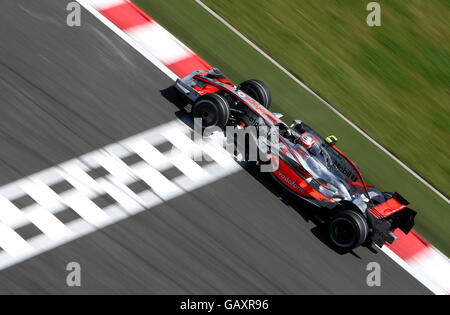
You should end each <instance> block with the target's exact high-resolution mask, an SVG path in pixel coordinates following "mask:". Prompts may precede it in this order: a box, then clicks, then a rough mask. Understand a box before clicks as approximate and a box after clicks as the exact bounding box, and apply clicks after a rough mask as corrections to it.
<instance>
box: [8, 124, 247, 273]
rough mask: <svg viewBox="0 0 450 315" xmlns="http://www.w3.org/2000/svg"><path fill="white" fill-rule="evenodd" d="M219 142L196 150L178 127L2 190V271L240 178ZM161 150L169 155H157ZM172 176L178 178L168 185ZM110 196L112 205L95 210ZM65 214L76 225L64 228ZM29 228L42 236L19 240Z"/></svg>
mask: <svg viewBox="0 0 450 315" xmlns="http://www.w3.org/2000/svg"><path fill="white" fill-rule="evenodd" d="M215 137H219V138H223V137H224V136H223V134H222V133H217V134H214V135H213V136H212V137H210V138H206V139H205V138H204V139H203V141H202V142H201V143H199V142H195V141H194V140H192V139H193V131H192V129H191V128H189V127H188V126H186V125H185V124H184V123H182V122H181V121H178V120H175V121H172V122H169V123H167V124H164V125H161V126H159V127H156V128H154V129H150V130H148V131H145V132H143V133H141V134H138V135H135V136H132V137H130V138H128V139H125V140H123V141H120V142H117V143H114V144H111V145H108V146H106V147H104V148H101V149H99V150H96V151H93V152H91V153H88V154H85V155H83V156H81V157H78V158H75V159H73V160H70V161H68V162H65V163H62V164H60V165H57V166H55V167H51V168H49V169H46V170H44V171H41V172H39V173H36V174H34V175H31V176H29V177H26V178H23V179H20V180H18V181H15V182H13V183H10V184H8V185H5V186H3V187H0V209H1V211H0V270H3V269H5V268H8V267H10V266H12V265H14V264H17V263H19V262H22V261H24V260H26V259H29V258H31V257H34V256H36V255H39V254H41V253H43V252H45V251H48V250H50V249H53V248H55V247H57V246H60V245H62V244H65V243H67V242H69V241H72V240H74V239H77V238H79V237H82V236H84V235H86V234H88V233H91V232H94V231H96V230H98V229H101V228H103V227H105V226H108V225H110V224H112V223H115V222H118V221H120V220H123V219H126V218H128V217H130V216H132V215H135V214H137V213H140V212H142V211H144V210H147V209H150V208H152V207H155V206H157V205H159V204H161V203H163V202H165V201H168V200H170V199H173V198H175V197H177V196H180V195H183V194H185V193H187V192H189V191H192V190H194V189H197V188H199V187H202V186H204V185H206V184H208V183H211V182H213V181H216V180H218V179H220V178H223V177H225V176H227V175H229V174H231V173H234V172H236V171H238V170H239V169H240V166H239V164H238V163H236V161H235V160H234V158H233V157H232V156H231V155H230V154H229V153H228V152H227V151H226V150H225V149H224V148H223V147H222V146H221V145H220V143H219V142H217V140H218V139H217V138H215ZM164 146H166V147H169V148H170V149H168V150H166V151H165V152H161V151H162V150H158V147H164ZM199 152H201V153H204V154H205V157H206V160H205V161H204V162H202V163H200V164H199V163H197V162H196V161H194V159H193V156H194V154H196V155H195V156H198V153H199ZM127 159H128V160H127ZM130 159H131V161H129V160H130ZM127 161H129V162H128V163H127ZM173 168H175V169H178V172H179V173H180V175H178V176H176V177H174V178H172V179H170V178H167V177H166V176H165V175H164V172H167V171H168V170H171V169H173ZM100 170H102V171H100ZM100 173H101V175H99V176H98V177H97V176H96V175H98V174H100ZM133 184H139V187H140V190H141V191H138V192H135V191H133V189H132V187H133ZM57 187H64V188H62V189H61V188H59V189H58V188H57ZM107 196H109V197H110V198H109V199H108V200H112V203H111V204H107V205H105V206H104V207H102V206H100V205H98V204H97V203H98V202H97V203H96V202H95V201H96V200H97V199H99V198H104V199H105V198H106V197H107ZM25 199H27V200H28V202H23V200H25ZM20 200H22V202H19V201H20ZM24 204H25V205H24ZM21 205H22V206H21ZM68 212H70V216H69V217H76V218H75V219H73V220H71V221H69V222H63V221H62V219H60V218H59V216H60V215H62V214H64V213H65V214H66V215H67V214H69V213H68ZM30 227H32V228H34V230H37V231H38V232H39V234H37V235H33V236H32V237H30V238H26V237H24V236H22V235H21V231H22V230H24V229H26V228H30Z"/></svg>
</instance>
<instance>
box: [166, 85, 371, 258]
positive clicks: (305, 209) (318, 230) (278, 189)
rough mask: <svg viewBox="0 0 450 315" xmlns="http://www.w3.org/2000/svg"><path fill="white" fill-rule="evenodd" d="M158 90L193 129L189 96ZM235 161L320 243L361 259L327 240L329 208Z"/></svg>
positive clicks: (258, 168)
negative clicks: (308, 225)
mask: <svg viewBox="0 0 450 315" xmlns="http://www.w3.org/2000/svg"><path fill="white" fill-rule="evenodd" d="M160 92H161V95H162V96H163V97H165V98H166V99H167V100H168V101H169V102H171V103H172V104H174V105H175V106H177V107H178V109H179V110H178V111H177V112H175V116H176V117H177V118H178V119H179V120H180V121H182V122H183V123H185V124H186V125H187V126H188V127H190V128H191V129H193V128H194V123H193V120H192V118H191V115H190V108H191V104H190V101H189V99H187V98H186V97H185V96H184V95H182V94H181V93H179V92H178V91H177V90H176V88H175V87H174V86H171V87H169V88H167V89H164V90H161V91H160ZM236 162H237V163H238V164H239V165H240V166H241V167H242V168H243V170H244V171H246V172H247V173H248V174H250V175H251V176H252V177H253V178H255V179H256V180H257V181H259V182H260V183H261V184H262V185H263V186H264V187H265V188H266V189H267V190H269V191H270V192H271V193H273V194H274V195H275V196H276V197H277V198H278V199H279V200H280V201H281V202H283V203H284V204H285V205H287V206H289V207H290V208H292V209H293V210H295V211H296V212H297V213H298V214H299V215H300V216H301V217H302V218H303V220H305V221H306V222H312V223H313V224H314V225H315V227H314V228H312V229H311V233H312V234H313V235H314V236H315V237H316V238H317V239H318V240H320V241H321V242H322V243H323V244H325V245H326V246H327V247H329V248H330V249H331V250H333V251H334V252H336V253H337V254H339V255H345V254H350V255H352V256H354V257H355V258H358V259H361V257H360V256H358V255H357V254H356V253H355V252H354V251H348V250H342V249H340V248H338V247H336V246H335V245H334V244H333V243H332V242H331V240H330V237H329V233H328V222H329V221H330V219H331V217H332V212H331V211H330V210H329V209H326V208H317V207H316V206H315V205H313V204H311V203H309V202H307V201H305V200H303V199H300V198H299V197H297V196H295V195H294V194H292V193H290V192H289V191H287V190H286V189H285V188H284V187H282V186H281V185H280V184H278V183H277V182H276V181H275V180H274V179H273V177H272V176H271V175H270V174H269V173H264V172H261V171H260V167H259V166H258V165H256V164H255V163H253V162H246V161H239V160H238V159H237V158H236ZM364 247H366V248H367V249H368V250H370V251H371V252H373V253H378V251H377V250H376V249H375V248H374V247H373V246H372V245H370V244H366V245H364Z"/></svg>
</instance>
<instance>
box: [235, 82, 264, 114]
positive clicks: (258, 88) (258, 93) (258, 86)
mask: <svg viewBox="0 0 450 315" xmlns="http://www.w3.org/2000/svg"><path fill="white" fill-rule="evenodd" d="M239 89H240V90H241V91H243V92H244V93H245V94H247V95H248V96H250V97H251V98H253V99H254V100H255V101H257V102H258V103H259V104H261V105H262V106H264V107H265V108H267V109H269V107H270V104H271V102H272V97H271V96H270V91H269V88H268V87H267V86H266V85H265V84H264V83H263V82H261V81H259V80H254V79H251V80H247V81H244V82H242V83H241V84H240V85H239Z"/></svg>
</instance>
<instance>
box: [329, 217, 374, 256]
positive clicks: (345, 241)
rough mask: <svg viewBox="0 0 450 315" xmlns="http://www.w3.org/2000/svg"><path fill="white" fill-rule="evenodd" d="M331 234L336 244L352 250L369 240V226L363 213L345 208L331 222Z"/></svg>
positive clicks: (341, 247)
mask: <svg viewBox="0 0 450 315" xmlns="http://www.w3.org/2000/svg"><path fill="white" fill-rule="evenodd" d="M329 234H330V238H331V241H332V242H333V244H334V245H335V246H337V247H339V248H340V249H343V250H352V249H354V248H356V247H358V246H361V245H362V244H363V243H364V242H365V241H366V240H367V237H368V235H369V226H368V225H367V221H366V218H365V217H364V216H363V214H362V213H360V212H357V211H353V210H344V211H341V212H339V213H338V214H337V215H336V216H335V217H334V219H333V220H332V221H331V222H330V225H329Z"/></svg>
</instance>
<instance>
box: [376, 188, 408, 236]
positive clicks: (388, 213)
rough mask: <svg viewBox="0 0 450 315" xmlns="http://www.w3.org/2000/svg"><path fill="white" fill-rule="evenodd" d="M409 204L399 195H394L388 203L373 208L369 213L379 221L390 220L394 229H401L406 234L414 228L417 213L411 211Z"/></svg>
mask: <svg viewBox="0 0 450 315" xmlns="http://www.w3.org/2000/svg"><path fill="white" fill-rule="evenodd" d="M408 206H409V202H408V201H407V200H406V199H405V198H403V197H402V196H401V195H400V194H399V193H394V194H393V195H392V197H391V198H390V199H388V200H387V201H385V202H383V203H381V204H379V205H377V206H375V207H373V208H371V209H369V210H368V212H369V213H370V214H371V215H372V216H374V217H375V218H376V219H378V220H386V219H389V221H391V226H392V227H393V228H399V229H400V230H402V231H403V232H404V233H405V234H408V233H409V231H411V229H412V228H413V226H414V218H415V217H416V215H417V212H416V211H414V210H412V209H409V208H408Z"/></svg>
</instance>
